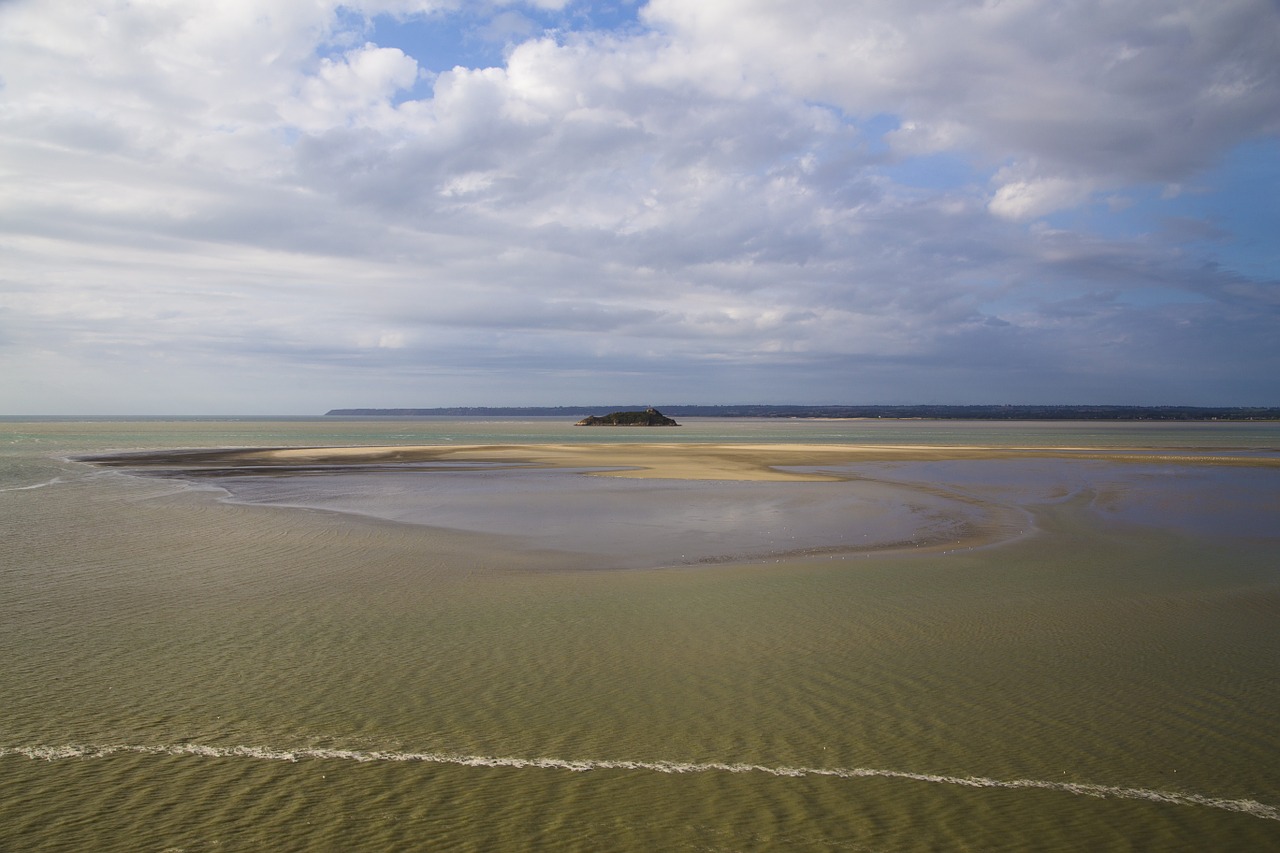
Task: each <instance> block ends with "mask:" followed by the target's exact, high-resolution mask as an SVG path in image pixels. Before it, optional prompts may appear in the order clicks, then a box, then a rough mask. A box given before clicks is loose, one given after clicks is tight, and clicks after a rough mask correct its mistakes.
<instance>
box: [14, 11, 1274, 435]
mask: <svg viewBox="0 0 1280 853" xmlns="http://www.w3.org/2000/svg"><path fill="white" fill-rule="evenodd" d="M615 402H617V403H632V402H635V403H652V404H655V405H660V404H663V403H665V404H693V403H702V404H717V403H779V404H785V403H809V404H821V403H825V404H927V403H932V404H966V403H984V404H986V403H1007V404H1019V403H1024V404H1034V403H1062V404H1134V405H1246V406H1247V405H1267V406H1276V405H1280V2H1277V0H1215V2H1212V3H1206V2H1203V0H1062V2H1055V3H1038V2H1030V0H697V2H693V0H647V2H642V0H614V2H587V0H473V1H472V2H468V1H467V0H349V2H347V3H337V2H333V0H220V2H217V3H198V2H190V0H77V2H75V3H49V2H35V0H0V414H11V415H17V414H64V415H75V414H101V415H109V414H152V415H163V414H174V415H181V414H210V415H219V414H228V415H230V414H244V415H252V414H321V413H323V412H325V411H327V410H328V409H330V408H345V407H433V406H520V405H549V406H550V405H586V404H597V403H615Z"/></svg>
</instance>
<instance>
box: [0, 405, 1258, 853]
mask: <svg viewBox="0 0 1280 853" xmlns="http://www.w3.org/2000/svg"><path fill="white" fill-rule="evenodd" d="M652 441H663V442H677V443H690V444H726V445H733V444H752V445H767V444H771V443H807V444H835V445H869V446H877V445H885V446H888V445H925V446H934V447H939V448H946V447H952V446H964V447H981V448H990V449H991V450H992V451H999V452H996V453H993V454H991V456H990V457H983V456H969V457H965V458H947V457H946V454H942V455H940V456H936V457H930V458H923V457H922V458H920V459H913V458H909V457H901V458H888V457H886V458H878V457H868V458H867V459H866V460H864V461H857V460H856V459H855V460H853V461H849V460H845V461H843V462H841V463H840V464H839V465H833V466H829V467H828V468H826V469H821V468H820V467H819V469H818V470H825V472H826V473H831V474H838V475H839V476H840V477H841V478H843V479H842V480H841V481H840V482H830V483H817V482H786V483H733V482H706V481H665V480H640V479H622V478H608V477H600V476H598V473H599V472H598V471H594V470H585V469H566V470H552V469H545V468H537V467H528V468H526V467H521V466H518V465H516V466H510V465H508V466H491V465H486V464H474V465H470V466H468V465H452V466H442V467H438V468H432V467H431V466H418V467H416V468H399V469H397V468H394V467H393V468H387V469H386V470H368V469H362V470H344V469H343V468H342V467H341V466H336V467H334V468H333V469H331V470H308V471H307V472H306V473H304V474H292V475H291V474H288V473H287V472H279V471H258V472H228V473H226V474H225V475H224V476H218V477H192V476H185V475H183V474H182V472H180V471H162V472H157V471H155V470H150V471H140V470H132V469H129V468H127V467H126V468H112V467H106V466H103V465H100V464H97V463H95V462H93V461H88V458H89V457H98V456H102V455H106V454H126V453H137V452H141V451H162V450H174V449H194V448H248V447H254V448H267V447H303V446H360V445H389V444H405V445H422V444H430V445H450V444H455V445H459V446H462V445H474V444H479V445H504V446H510V445H520V444H540V443H556V444H572V443H583V442H610V443H620V442H621V443H625V442H652ZM1037 448H1039V449H1042V450H1043V449H1045V448H1072V450H1070V451H1067V452H1063V453H1055V454H1051V455H1044V454H1039V453H1033V452H1030V451H1033V450H1035V449H1037ZM1112 452H1114V453H1115V454H1116V456H1115V457H1114V458H1110V457H1109V456H1108V453H1112ZM974 531H982V534H983V535H976V534H975V533H974ZM953 534H954V541H951V540H950V539H949V538H948V537H950V536H952V535H953ZM0 850H4V851H157V853H161V851H166V852H167V853H177V851H242V850H243V851H272V852H273V853H282V851H330V850H332V851H351V850H374V851H384V850H385V851H412V850H475V851H495V850H564V851H612V850H616V851H632V850H635V851H640V850H643V851H660V850H661V851H665V850H674V851H680V850H690V851H766V850H787V851H790V850H799V851H807V850H814V851H818V850H840V851H949V850H967V851H1003V850H1009V851H1014V850H1017V851H1022V850H1044V851H1056V850H1062V851H1072V850H1090V851H1110V850H1115V851H1129V850H1158V851H1182V850H1186V851H1193V850H1194V851H1204V850H1240V851H1264V850H1280V424H1277V423H1261V422H1258V423H1254V422H1245V423H1228V422H1221V423H1162V422H1160V423H1157V422H1069V423H1068V422H968V421H889V420H849V421H839V420H829V421H827V420H781V419H761V420H754V419H696V418H695V419H689V420H688V422H686V423H684V425H683V426H681V427H680V428H678V429H669V430H662V431H660V432H655V431H652V430H627V429H601V428H598V429H586V428H575V427H573V426H572V425H571V424H570V423H567V422H563V421H558V420H555V419H540V418H525V419H521V418H505V419H490V420H483V421H481V420H474V419H470V420H469V419H463V418H360V419H339V418H332V417H297V418H96V419H86V418H17V417H8V418H0Z"/></svg>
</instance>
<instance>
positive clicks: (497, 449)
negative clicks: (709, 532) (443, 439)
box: [86, 442, 1280, 482]
mask: <svg viewBox="0 0 1280 853" xmlns="http://www.w3.org/2000/svg"><path fill="white" fill-rule="evenodd" d="M1044 458H1059V459H1063V458H1069V459H1089V460H1104V461H1109V462H1130V463H1145V464H1152V463H1173V464H1178V465H1247V466H1255V467H1256V466H1261V467H1280V456H1269V455H1261V456H1260V455H1256V454H1253V455H1251V454H1246V453H1243V452H1240V453H1235V452H1231V451H1212V452H1210V451H1198V450H1195V449H1188V450H1169V449H1161V450H1144V449H1142V448H1124V449H1099V448H1096V447H1091V448H1084V447H1054V448H1045V447H1034V448H1003V447H1001V448H993V447H984V446H963V445H919V444H914V445H906V444H902V445H853V444H696V443H677V442H671V443H657V442H655V443H635V444H631V443H627V444H518V445H516V444H502V445H404V446H395V445H388V446H357V447H296V448H294V447H291V448H256V449H254V448H250V449H229V450H203V451H159V452H154V453H134V454H119V455H113V456H103V457H95V458H92V459H88V460H86V461H93V462H96V463H99V464H105V465H111V466H113V467H136V468H155V467H172V468H179V469H182V470H184V471H185V472H186V473H189V474H198V473H199V472H200V471H202V470H210V471H217V472H218V473H229V470H230V469H236V468H243V469H253V470H261V469H264V468H276V469H279V472H280V473H286V472H287V471H288V470H290V469H296V470H315V469H316V468H317V467H324V466H353V465H364V466H384V465H392V464H399V465H405V464H414V463H416V464H424V465H425V464H433V465H448V464H457V465H467V464H486V465H502V464H507V465H513V466H514V465H524V466H540V467H548V468H579V469H581V468H591V469H599V470H596V471H594V472H593V473H595V474H597V475H599V476H609V477H630V478H659V479H674V480H745V481H773V482H788V481H794V482H824V481H832V480H843V479H848V477H847V476H844V475H841V474H837V473H832V472H816V471H794V470H787V469H789V468H805V467H821V466H832V465H844V464H851V463H857V462H892V461H950V460H962V459H973V460H980V459H1044Z"/></svg>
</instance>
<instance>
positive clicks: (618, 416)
mask: <svg viewBox="0 0 1280 853" xmlns="http://www.w3.org/2000/svg"><path fill="white" fill-rule="evenodd" d="M574 426H680V424H678V423H676V422H675V421H674V420H672V419H671V418H669V417H667V416H666V415H664V414H662V412H659V411H658V410H657V409H655V408H653V407H652V406H650V407H649V408H647V409H645V410H644V411H643V412H611V413H610V414H607V415H604V416H603V417H602V416H599V415H591V416H590V417H586V418H583V419H582V420H580V421H578V422H577V423H576V424H574Z"/></svg>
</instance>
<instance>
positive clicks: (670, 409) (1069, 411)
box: [325, 404, 1280, 421]
mask: <svg viewBox="0 0 1280 853" xmlns="http://www.w3.org/2000/svg"><path fill="white" fill-rule="evenodd" d="M647 408H648V406H647V405H634V404H633V405H629V406H449V407H437V408H428V409H331V410H330V411H328V412H326V413H325V414H326V415H329V416H333V417H449V416H452V417H472V418H486V417H490V418H501V417H563V418H571V419H577V418H580V417H582V416H584V415H589V414H591V413H592V412H599V411H606V412H607V411H626V410H636V409H639V410H644V409H647ZM662 409H663V410H664V411H665V412H666V413H667V414H668V415H670V416H672V417H686V418H928V419H938V420H973V421H1274V420H1280V407H1265V406H997V405H978V406H769V405H740V406H672V405H668V406H663V407H662Z"/></svg>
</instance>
